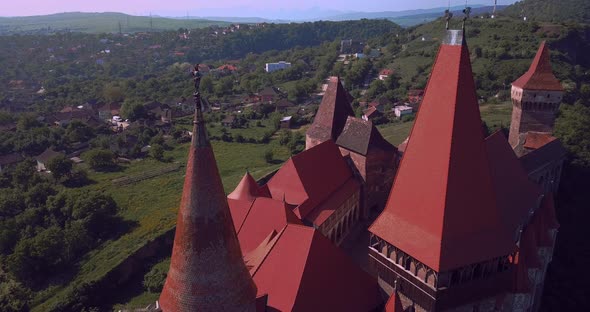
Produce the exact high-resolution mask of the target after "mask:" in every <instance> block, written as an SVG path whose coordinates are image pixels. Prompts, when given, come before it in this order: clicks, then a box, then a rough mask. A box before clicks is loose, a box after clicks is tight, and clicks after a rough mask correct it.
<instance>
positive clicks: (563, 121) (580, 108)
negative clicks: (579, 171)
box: [555, 103, 590, 168]
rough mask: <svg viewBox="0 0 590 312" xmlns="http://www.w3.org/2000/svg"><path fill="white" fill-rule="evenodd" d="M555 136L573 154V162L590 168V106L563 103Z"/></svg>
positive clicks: (556, 124)
mask: <svg viewBox="0 0 590 312" xmlns="http://www.w3.org/2000/svg"><path fill="white" fill-rule="evenodd" d="M555 136H557V137H558V138H559V139H560V140H561V142H562V143H563V145H564V147H565V148H566V149H567V150H568V151H569V152H570V153H571V155H572V156H573V158H574V159H573V163H574V164H576V165H581V166H584V167H587V168H590V108H589V107H586V106H584V105H582V104H581V103H577V104H575V105H573V106H572V105H561V111H560V116H559V117H558V118H557V120H556V122H555Z"/></svg>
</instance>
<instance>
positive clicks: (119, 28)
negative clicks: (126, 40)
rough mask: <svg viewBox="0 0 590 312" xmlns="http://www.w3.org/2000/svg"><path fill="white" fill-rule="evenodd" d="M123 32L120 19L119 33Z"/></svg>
mask: <svg viewBox="0 0 590 312" xmlns="http://www.w3.org/2000/svg"><path fill="white" fill-rule="evenodd" d="M121 34H123V32H122V31H121V21H119V35H121Z"/></svg>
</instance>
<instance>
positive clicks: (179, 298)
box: [159, 109, 256, 311]
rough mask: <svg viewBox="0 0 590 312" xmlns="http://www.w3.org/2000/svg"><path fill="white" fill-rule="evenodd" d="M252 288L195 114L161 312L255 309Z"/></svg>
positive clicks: (200, 122) (199, 115)
mask: <svg viewBox="0 0 590 312" xmlns="http://www.w3.org/2000/svg"><path fill="white" fill-rule="evenodd" d="M255 300H256V286H255V284H254V282H253V280H252V278H251V276H250V275H249V272H248V269H247V268H246V265H245V264H244V260H243V257H242V252H241V250H240V244H239V242H238V239H237V235H236V232H235V230H234V227H233V224H232V219H231V213H230V210H229V207H228V203H227V199H226V197H225V192H224V191H223V185H222V182H221V177H220V175H219V170H218V169H217V163H216V161H215V156H214V154H213V149H212V147H211V143H210V142H209V139H208V137H207V129H206V128H205V120H204V118H203V114H202V112H201V110H200V109H197V110H196V112H195V122H194V127H193V134H192V142H191V145H190V148H189V155H188V161H187V166H186V175H185V179H184V188H183V191H182V198H181V202H180V207H179V210H178V218H177V221H176V232H175V235H174V245H173V248H172V258H171V261H170V269H169V271H168V275H167V277H166V282H165V284H164V288H163V290H162V293H161V294H160V300H159V302H160V306H161V308H162V310H163V311H218V310H225V311H235V310H244V309H245V308H246V307H254V305H255Z"/></svg>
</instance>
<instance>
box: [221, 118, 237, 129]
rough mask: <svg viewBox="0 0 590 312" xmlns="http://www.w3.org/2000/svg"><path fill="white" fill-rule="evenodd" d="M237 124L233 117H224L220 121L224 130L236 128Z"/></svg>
mask: <svg viewBox="0 0 590 312" xmlns="http://www.w3.org/2000/svg"><path fill="white" fill-rule="evenodd" d="M236 123H237V119H236V116H235V115H227V116H225V118H224V119H223V120H222V121H221V125H222V126H224V127H226V128H233V127H235V126H236Z"/></svg>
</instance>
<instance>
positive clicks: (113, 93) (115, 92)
mask: <svg viewBox="0 0 590 312" xmlns="http://www.w3.org/2000/svg"><path fill="white" fill-rule="evenodd" d="M103 96H104V98H105V100H107V101H108V102H110V103H113V102H120V101H122V100H123V99H124V98H125V93H124V92H123V88H121V87H119V86H117V85H113V84H108V85H106V86H105V87H104V90H103Z"/></svg>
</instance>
